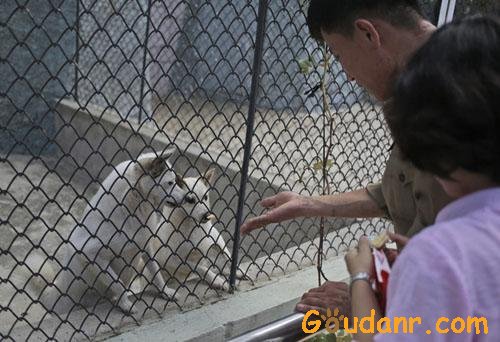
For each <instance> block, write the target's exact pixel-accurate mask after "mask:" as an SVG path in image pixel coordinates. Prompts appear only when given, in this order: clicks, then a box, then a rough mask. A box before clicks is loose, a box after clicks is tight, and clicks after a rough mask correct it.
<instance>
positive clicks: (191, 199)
mask: <svg viewBox="0 0 500 342" xmlns="http://www.w3.org/2000/svg"><path fill="white" fill-rule="evenodd" d="M184 200H185V201H186V202H188V203H189V204H195V203H196V198H194V195H186V197H184Z"/></svg>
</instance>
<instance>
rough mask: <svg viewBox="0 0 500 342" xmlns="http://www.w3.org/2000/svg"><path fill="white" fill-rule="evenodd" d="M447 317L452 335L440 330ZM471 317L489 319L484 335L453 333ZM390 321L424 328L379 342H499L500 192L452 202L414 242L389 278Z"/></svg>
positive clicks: (384, 336)
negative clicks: (457, 319)
mask: <svg viewBox="0 0 500 342" xmlns="http://www.w3.org/2000/svg"><path fill="white" fill-rule="evenodd" d="M443 316H444V317H447V318H449V322H446V321H444V322H442V323H441V325H440V326H441V328H442V329H446V328H449V329H450V332H449V333H448V334H439V333H438V332H437V330H436V322H437V320H438V318H440V317H443ZM468 316H473V317H485V318H486V319H487V325H488V330H489V332H488V334H487V335H485V334H484V325H482V324H480V327H481V331H482V334H480V335H476V334H475V333H474V332H475V329H474V328H473V333H471V334H468V333H467V332H464V333H462V334H455V333H453V332H452V329H451V327H452V320H453V319H454V318H455V317H462V318H463V319H464V321H465V327H466V326H467V317H468ZM387 317H388V318H391V319H392V318H394V317H407V318H408V317H421V318H422V324H420V325H418V324H415V326H414V327H415V328H414V333H413V334H403V333H399V334H378V335H376V336H375V341H398V342H399V341H495V342H497V341H500V188H492V189H488V190H484V191H479V192H476V193H473V194H470V195H468V196H465V197H462V198H460V199H458V200H456V201H454V202H452V203H450V204H449V205H448V206H446V207H445V208H443V209H442V210H441V212H440V213H439V215H438V217H437V218H436V223H435V224H434V225H433V226H431V227H429V228H427V229H425V230H423V231H422V232H421V233H419V234H418V235H417V236H415V237H414V238H412V239H411V240H410V242H409V243H408V245H407V246H406V247H405V248H404V250H403V252H402V253H401V255H400V256H399V257H398V259H397V261H396V263H395V264H394V268H393V270H392V273H391V276H390V279H389V288H388V302H387ZM455 327H456V328H457V329H459V328H460V324H459V322H457V325H456V326H455ZM427 330H429V331H430V332H431V333H430V334H427V333H426V332H427Z"/></svg>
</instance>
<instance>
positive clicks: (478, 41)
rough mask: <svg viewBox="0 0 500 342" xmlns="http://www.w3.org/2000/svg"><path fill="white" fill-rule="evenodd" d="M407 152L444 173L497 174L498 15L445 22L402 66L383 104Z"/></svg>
mask: <svg viewBox="0 0 500 342" xmlns="http://www.w3.org/2000/svg"><path fill="white" fill-rule="evenodd" d="M385 115H386V118H387V123H388V125H389V127H390V128H391V131H392V133H393V137H394V141H395V143H396V144H397V145H398V146H399V148H400V150H401V152H402V153H403V155H404V156H405V157H406V158H408V159H409V160H410V161H411V162H413V163H414V164H415V166H416V167H418V168H419V169H422V170H424V171H428V172H430V173H432V174H435V175H438V176H439V177H441V178H449V176H450V174H451V173H452V172H453V171H455V170H457V169H459V168H461V169H465V170H468V171H471V172H476V173H481V174H483V175H486V176H488V177H489V178H490V179H491V180H493V181H495V182H500V19H499V17H494V16H473V17H469V18H465V19H463V20H461V21H456V22H453V23H451V24H448V25H446V26H444V27H442V28H440V29H439V30H438V31H436V33H434V34H433V35H432V36H431V38H430V39H429V41H428V42H426V43H425V44H424V45H423V46H422V48H421V49H420V50H419V51H417V52H416V54H415V55H414V56H413V57H412V58H411V60H410V61H409V63H408V65H407V69H406V70H405V71H403V73H401V75H400V76H399V78H398V80H397V82H396V83H395V88H394V91H393V98H392V99H391V100H390V101H388V103H387V104H386V108H385Z"/></svg>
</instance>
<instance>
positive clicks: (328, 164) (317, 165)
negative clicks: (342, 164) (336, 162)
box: [312, 159, 333, 171]
mask: <svg viewBox="0 0 500 342" xmlns="http://www.w3.org/2000/svg"><path fill="white" fill-rule="evenodd" d="M332 166H333V160H331V159H328V160H327V161H326V169H327V170H330V168H331V167H332ZM312 167H313V169H314V171H321V170H323V161H322V160H320V161H318V162H316V163H314V164H313V166H312Z"/></svg>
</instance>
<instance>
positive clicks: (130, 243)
mask: <svg viewBox="0 0 500 342" xmlns="http://www.w3.org/2000/svg"><path fill="white" fill-rule="evenodd" d="M173 152H174V150H173V149H168V150H166V151H165V152H163V153H161V154H159V155H157V154H156V153H147V154H142V155H140V156H139V158H138V159H137V160H129V161H125V162H122V163H120V164H119V165H118V166H116V167H115V169H114V170H113V171H112V172H111V173H110V174H109V175H108V176H107V177H106V179H105V180H104V182H103V183H102V184H101V186H100V188H99V190H98V191H97V193H96V194H95V195H94V197H93V198H92V199H91V200H90V202H89V204H88V206H87V208H86V209H85V211H84V213H83V218H82V220H81V223H80V224H78V225H77V226H76V227H75V228H74V230H73V231H72V233H71V234H70V236H69V243H68V245H69V246H68V248H67V253H66V258H65V259H64V260H62V262H61V266H62V267H63V268H62V269H61V271H60V272H59V273H57V274H55V275H54V274H53V275H52V276H51V275H50V274H47V272H44V271H42V270H41V271H40V272H41V273H42V274H43V275H44V278H45V279H46V280H47V281H48V283H49V284H40V283H38V286H42V285H45V286H43V287H44V289H43V291H42V293H41V295H40V301H41V302H42V303H43V304H44V305H45V307H46V308H47V309H49V310H53V311H56V312H58V313H63V312H68V311H70V310H71V309H72V308H73V307H75V306H77V305H85V304H83V302H84V299H83V298H84V297H85V295H87V294H89V292H92V291H93V290H97V291H98V292H99V293H100V294H101V295H102V296H104V297H106V298H108V299H109V300H111V301H112V303H114V304H115V305H117V306H118V307H119V308H120V309H122V310H123V311H124V312H132V311H133V310H132V306H133V303H132V302H131V301H130V299H129V298H128V296H127V294H128V293H130V292H129V291H128V289H127V288H126V286H127V285H128V284H129V283H130V279H127V278H124V276H126V275H128V274H131V273H130V269H131V268H132V267H133V265H137V260H139V259H140V260H142V262H143V263H144V264H145V267H146V269H147V270H148V273H149V274H150V275H152V280H151V282H152V284H153V285H154V286H155V288H156V290H157V292H158V293H160V294H162V295H165V296H166V297H168V298H171V297H172V296H173V295H174V293H175V292H174V291H173V290H172V289H170V288H168V287H167V286H166V283H165V280H164V279H163V276H162V274H161V272H160V268H159V265H158V263H156V262H155V260H154V258H153V256H154V254H155V253H154V250H153V245H152V243H151V242H152V239H153V235H154V234H155V231H156V228H157V227H158V225H159V223H160V222H159V217H160V216H161V214H160V210H161V209H162V208H163V207H175V206H177V205H180V204H181V203H182V201H183V200H184V198H185V196H186V194H187V191H186V189H185V188H184V187H185V185H184V183H183V182H182V180H181V179H180V178H179V177H178V176H177V175H176V174H175V172H174V171H173V170H172V166H171V165H170V163H169V162H168V158H169V157H170V156H171V155H172V153H173ZM43 262H45V260H43ZM38 264H40V261H39V262H38ZM43 265H44V267H46V264H43ZM30 267H32V269H33V267H36V266H35V265H33V263H31V266H30ZM35 269H36V268H35ZM39 269H40V268H39ZM134 271H135V270H134ZM37 282H39V280H37ZM43 283H45V282H43ZM47 285H48V286H47ZM52 285H55V286H52Z"/></svg>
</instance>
